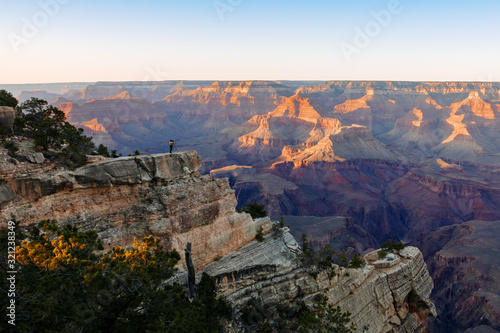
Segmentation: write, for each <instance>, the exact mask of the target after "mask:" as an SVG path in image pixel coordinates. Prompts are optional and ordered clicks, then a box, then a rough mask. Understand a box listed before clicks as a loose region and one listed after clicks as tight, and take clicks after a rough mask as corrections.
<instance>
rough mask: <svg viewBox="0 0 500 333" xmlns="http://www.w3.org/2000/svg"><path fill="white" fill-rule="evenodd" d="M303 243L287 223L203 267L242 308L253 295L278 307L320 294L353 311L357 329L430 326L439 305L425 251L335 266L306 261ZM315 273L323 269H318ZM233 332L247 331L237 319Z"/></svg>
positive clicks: (311, 300) (376, 331) (230, 329)
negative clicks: (312, 264) (433, 295)
mask: <svg viewBox="0 0 500 333" xmlns="http://www.w3.org/2000/svg"><path fill="white" fill-rule="evenodd" d="M300 253H301V250H300V247H299V246H298V244H297V243H296V241H295V239H294V238H293V237H292V236H291V235H290V234H289V233H288V231H287V229H284V230H280V231H277V232H275V233H272V234H269V235H267V236H266V237H265V240H264V242H262V243H258V242H256V241H253V242H251V243H250V244H248V245H245V246H244V247H242V248H241V249H240V250H238V251H236V252H233V253H230V254H229V255H228V256H226V257H224V258H222V259H220V260H218V261H217V262H213V263H211V264H209V265H207V266H205V267H204V268H203V270H202V271H203V272H206V273H208V274H209V275H211V276H213V277H215V278H216V280H217V284H218V290H219V292H220V293H221V294H222V295H224V296H226V298H227V300H229V301H230V302H231V303H232V304H233V306H234V309H235V311H236V313H239V312H240V311H241V310H242V308H243V307H244V306H245V304H246V303H247V302H248V301H250V300H252V299H254V300H257V301H260V302H262V303H263V304H264V306H266V305H267V306H268V307H269V308H273V306H274V307H275V306H277V305H278V304H280V303H283V302H285V303H287V304H288V303H289V304H290V305H291V306H292V307H293V306H295V307H297V306H298V304H299V303H300V302H302V301H304V302H305V303H306V304H309V305H312V304H314V303H316V302H317V298H318V296H321V295H325V296H326V297H327V298H328V302H329V303H330V304H333V305H334V306H340V308H341V309H342V311H349V312H350V313H351V321H352V323H353V324H354V325H355V326H356V327H357V332H373V333H380V332H426V327H427V324H426V321H427V317H428V316H429V315H431V316H434V315H435V314H436V313H435V310H434V305H433V304H432V303H431V302H430V301H429V295H430V293H431V290H432V287H433V283H432V280H431V278H430V276H429V274H428V272H427V269H426V266H425V263H424V260H423V257H422V254H421V253H420V251H419V250H418V249H417V248H413V247H409V248H406V249H404V250H403V251H401V253H400V255H399V256H394V257H393V259H394V260H392V261H390V262H389V261H386V260H382V261H377V259H376V257H377V254H376V252H374V253H371V254H369V255H367V256H366V257H365V258H366V259H367V260H368V263H369V265H367V266H365V267H363V268H362V269H347V268H341V267H339V266H336V265H334V266H333V268H332V272H333V274H332V272H327V271H320V272H319V274H317V275H316V274H312V272H313V271H315V269H314V268H313V269H312V270H311V269H308V268H306V267H304V266H303V264H302V262H301V261H300V259H299V254H300ZM316 273H318V272H317V271H316ZM227 330H228V332H242V331H241V330H238V327H236V325H232V326H229V327H227Z"/></svg>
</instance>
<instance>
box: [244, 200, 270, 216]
mask: <svg viewBox="0 0 500 333" xmlns="http://www.w3.org/2000/svg"><path fill="white" fill-rule="evenodd" d="M264 207H265V206H264V205H259V204H258V203H256V202H255V201H254V202H252V203H250V204H248V205H246V206H243V207H241V208H240V209H238V213H248V214H250V215H251V216H252V218H253V219H257V218H260V217H266V216H267V212H266V211H265V209H264Z"/></svg>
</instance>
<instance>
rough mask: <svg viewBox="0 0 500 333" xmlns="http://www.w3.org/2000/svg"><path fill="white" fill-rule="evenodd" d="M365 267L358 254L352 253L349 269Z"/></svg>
mask: <svg viewBox="0 0 500 333" xmlns="http://www.w3.org/2000/svg"><path fill="white" fill-rule="evenodd" d="M364 265H365V260H364V259H363V258H362V257H360V256H359V254H358V253H354V256H353V257H352V259H351V261H350V262H349V267H350V268H361V267H363V266H364Z"/></svg>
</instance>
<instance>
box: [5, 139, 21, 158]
mask: <svg viewBox="0 0 500 333" xmlns="http://www.w3.org/2000/svg"><path fill="white" fill-rule="evenodd" d="M3 147H4V148H5V149H7V150H8V152H7V153H8V154H9V156H12V157H14V156H16V154H17V152H18V151H19V148H18V147H17V146H16V145H15V144H14V142H11V141H6V142H4V143H3Z"/></svg>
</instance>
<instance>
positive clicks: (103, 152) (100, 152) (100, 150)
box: [97, 143, 111, 157]
mask: <svg viewBox="0 0 500 333" xmlns="http://www.w3.org/2000/svg"><path fill="white" fill-rule="evenodd" d="M97 154H98V155H102V156H104V157H111V155H109V151H108V147H106V146H105V145H103V144H102V143H101V144H100V145H99V147H97Z"/></svg>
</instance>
